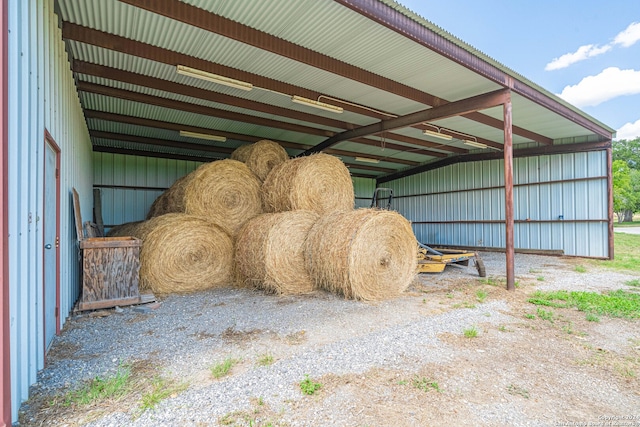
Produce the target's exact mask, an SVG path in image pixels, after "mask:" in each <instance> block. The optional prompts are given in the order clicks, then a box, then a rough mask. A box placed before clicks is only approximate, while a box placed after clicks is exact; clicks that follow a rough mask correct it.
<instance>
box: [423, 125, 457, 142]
mask: <svg viewBox="0 0 640 427" xmlns="http://www.w3.org/2000/svg"><path fill="white" fill-rule="evenodd" d="M425 124H426V123H425ZM430 126H433V125H430ZM433 127H434V128H436V129H438V131H437V132H436V131H434V130H429V129H425V130H423V131H422V133H423V134H425V135H430V136H434V137H436V138H440V139H446V140H447V141H451V140H452V139H453V137H452V136H451V135H447V134H446V133H440V128H439V127H437V126H433Z"/></svg>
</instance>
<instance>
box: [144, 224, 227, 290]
mask: <svg viewBox="0 0 640 427" xmlns="http://www.w3.org/2000/svg"><path fill="white" fill-rule="evenodd" d="M137 233H138V235H139V236H136V237H140V238H141V239H142V241H143V244H142V249H141V251H140V287H141V289H143V290H144V289H151V290H152V291H153V292H154V294H157V295H166V294H170V293H187V292H195V291H201V290H205V289H210V288H214V287H218V286H226V285H229V284H230V282H231V280H232V269H233V241H232V239H231V237H230V236H229V235H228V234H227V233H225V232H224V231H223V230H222V229H221V228H220V227H218V226H216V225H215V224H212V223H210V222H209V221H207V220H205V219H203V218H200V217H195V216H193V215H187V214H166V215H162V216H158V217H155V218H153V219H151V220H149V221H145V223H144V227H143V228H141V227H140V226H139V227H138V231H137Z"/></svg>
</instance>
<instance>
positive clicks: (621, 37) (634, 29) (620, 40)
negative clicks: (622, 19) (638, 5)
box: [613, 22, 640, 47]
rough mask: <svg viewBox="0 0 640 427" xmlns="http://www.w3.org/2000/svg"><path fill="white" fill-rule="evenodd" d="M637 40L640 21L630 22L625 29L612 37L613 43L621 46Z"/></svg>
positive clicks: (639, 32) (630, 44)
mask: <svg viewBox="0 0 640 427" xmlns="http://www.w3.org/2000/svg"><path fill="white" fill-rule="evenodd" d="M638 40H640V22H632V23H631V24H629V26H628V27H627V29H626V30H624V31H622V32H621V33H619V34H618V35H617V36H616V37H615V39H613V43H615V44H619V45H622V47H630V46H632V45H633V44H635V43H636V42H637V41H638Z"/></svg>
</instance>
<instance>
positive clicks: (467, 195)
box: [385, 151, 609, 257]
mask: <svg viewBox="0 0 640 427" xmlns="http://www.w3.org/2000/svg"><path fill="white" fill-rule="evenodd" d="M606 164H607V163H606V152H605V151H596V152H586V153H571V154H556V155H548V156H536V157H528V158H517V159H514V164H513V170H514V218H515V221H516V223H515V226H514V234H515V236H514V240H515V246H516V248H519V249H540V250H563V251H564V253H565V254H567V255H576V256H592V257H608V255H609V254H608V206H607V167H606ZM385 185H386V186H388V187H390V188H393V189H394V193H395V196H396V198H395V200H394V209H396V210H398V211H399V212H400V213H401V214H403V215H404V216H406V217H407V218H408V219H409V220H410V221H412V222H413V226H414V231H415V233H416V237H417V238H418V240H420V241H421V242H424V243H431V244H441V245H453V246H456V245H457V246H478V247H499V248H503V247H504V246H505V226H504V215H505V209H504V171H503V161H502V160H489V161H482V162H471V163H458V164H455V165H451V166H446V167H443V168H439V169H435V170H432V171H428V172H424V173H421V174H417V175H413V176H409V177H406V178H403V179H399V180H396V181H393V182H389V183H386V184H385Z"/></svg>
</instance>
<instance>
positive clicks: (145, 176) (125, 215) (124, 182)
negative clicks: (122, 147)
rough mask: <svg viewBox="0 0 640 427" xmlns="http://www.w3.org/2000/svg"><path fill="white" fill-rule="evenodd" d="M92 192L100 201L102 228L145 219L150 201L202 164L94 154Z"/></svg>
mask: <svg viewBox="0 0 640 427" xmlns="http://www.w3.org/2000/svg"><path fill="white" fill-rule="evenodd" d="M93 162H94V168H93V171H94V177H93V183H94V188H95V189H99V190H100V194H101V197H102V219H103V222H104V224H105V226H113V225H118V224H123V223H125V222H132V221H141V220H143V219H145V217H146V215H147V212H149V208H150V207H151V204H152V203H153V201H154V200H155V199H156V197H158V196H159V195H160V194H162V191H163V189H167V188H169V187H170V186H171V184H173V183H174V182H175V181H176V180H177V179H178V178H180V177H182V176H184V175H187V174H188V173H189V172H191V171H193V170H195V169H196V168H197V167H198V166H200V165H201V164H202V163H201V162H193V161H188V160H175V159H162V158H154V157H138V156H128V155H124V154H111V153H98V152H96V153H93Z"/></svg>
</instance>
